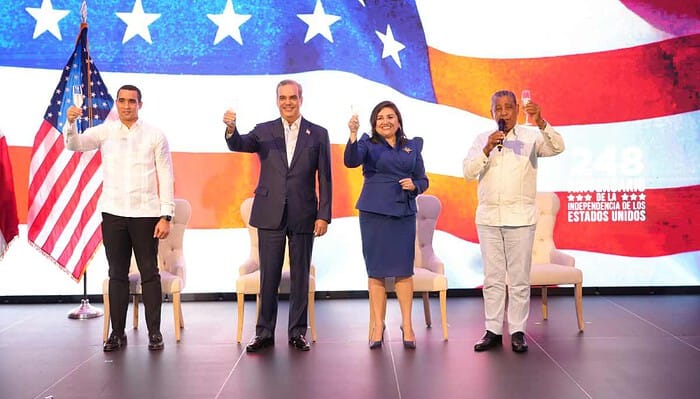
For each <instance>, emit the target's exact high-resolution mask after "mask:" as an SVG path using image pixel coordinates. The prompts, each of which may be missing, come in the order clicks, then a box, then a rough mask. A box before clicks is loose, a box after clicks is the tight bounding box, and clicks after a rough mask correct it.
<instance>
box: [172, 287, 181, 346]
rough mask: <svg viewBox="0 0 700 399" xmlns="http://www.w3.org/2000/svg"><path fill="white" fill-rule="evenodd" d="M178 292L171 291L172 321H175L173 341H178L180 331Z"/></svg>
mask: <svg viewBox="0 0 700 399" xmlns="http://www.w3.org/2000/svg"><path fill="white" fill-rule="evenodd" d="M181 314H182V311H180V293H179V292H173V321H174V322H175V324H174V326H175V341H176V342H180V337H181V331H180V315H181Z"/></svg>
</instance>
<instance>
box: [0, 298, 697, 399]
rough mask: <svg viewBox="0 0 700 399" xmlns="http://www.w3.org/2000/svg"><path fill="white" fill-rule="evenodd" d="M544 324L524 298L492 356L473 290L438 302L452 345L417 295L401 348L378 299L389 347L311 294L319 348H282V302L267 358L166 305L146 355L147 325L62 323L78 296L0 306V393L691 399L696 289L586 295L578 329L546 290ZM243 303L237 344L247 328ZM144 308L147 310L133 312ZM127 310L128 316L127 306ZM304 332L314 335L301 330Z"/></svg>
mask: <svg viewBox="0 0 700 399" xmlns="http://www.w3.org/2000/svg"><path fill="white" fill-rule="evenodd" d="M549 302H550V311H549V320H548V321H546V322H543V321H541V318H540V311H539V297H533V301H532V304H531V313H530V322H529V327H528V332H527V336H528V341H529V344H530V351H529V352H528V353H526V354H523V355H519V354H516V353H513V352H512V351H511V350H510V346H509V345H510V343H509V342H510V341H509V339H505V337H504V347H503V348H502V349H499V350H495V351H490V352H484V353H475V352H474V351H473V350H472V346H473V344H474V342H475V341H476V340H477V339H478V338H479V337H480V336H481V334H482V333H483V314H482V300H481V298H479V297H462V298H448V301H447V306H448V320H449V325H450V328H449V333H450V339H449V341H448V342H444V341H443V340H442V332H441V329H440V319H439V307H438V302H437V298H434V299H432V311H433V322H434V327H433V328H431V329H426V328H425V325H424V324H423V311H422V305H421V301H420V300H419V299H416V300H415V302H414V314H413V319H414V329H415V331H416V335H417V343H418V348H417V349H416V350H415V351H407V350H404V349H403V347H402V345H401V333H400V331H399V328H398V325H399V320H400V317H399V312H398V304H397V303H396V300H395V299H391V300H390V302H389V306H388V316H387V325H388V328H387V336H386V337H387V338H388V341H389V342H388V343H386V344H385V346H384V348H383V349H381V350H378V351H370V350H369V349H368V348H367V339H366V338H367V319H368V311H367V300H366V299H331V300H318V301H317V304H316V324H317V328H318V342H316V343H315V344H314V345H313V346H312V349H311V351H310V352H306V353H300V352H296V351H294V350H293V349H291V348H290V347H289V346H288V345H287V339H286V338H287V337H286V328H284V327H285V326H286V323H287V316H286V311H287V303H286V301H283V302H282V303H281V306H280V311H281V314H280V319H279V321H278V326H282V327H283V328H278V331H277V341H276V346H275V347H274V348H270V349H268V350H267V352H265V353H263V354H255V355H248V354H246V353H245V350H244V346H242V345H237V344H236V342H235V336H236V304H235V302H185V303H183V314H184V319H185V329H184V330H183V335H182V341H181V342H180V343H179V344H176V342H175V336H174V332H173V325H172V305H171V304H170V303H166V304H164V308H163V326H162V327H163V328H162V329H163V335H164V337H165V345H166V346H165V350H164V351H163V352H156V353H151V352H149V351H148V350H147V347H146V344H147V337H146V330H145V322H144V321H143V320H142V322H141V329H139V330H131V329H128V330H127V336H128V342H129V343H128V346H127V347H126V348H124V349H123V350H122V351H120V352H115V353H103V352H102V346H101V336H102V323H103V319H102V318H101V317H100V318H97V319H90V320H71V319H68V318H67V317H66V315H67V313H68V312H69V311H70V310H71V309H73V308H75V306H76V304H42V305H8V304H5V305H0V398H2V399H16V398H18V399H24V398H46V397H50V398H54V399H69V398H70V399H77V398H86V399H87V398H90V399H95V398H115V399H117V398H118V399H126V398H139V399H140V398H168V399H175V398H241V399H244V398H245V399H251V398H323V399H342V398H353V399H356V398H382V399H384V398H398V399H409V398H538V399H547V398H567V399H575V398H596V399H598V398H616V399H617V398H637V399H640V398H692V397H698V395H700V295H664V296H661V295H657V296H586V297H584V318H585V320H586V331H585V333H583V334H579V333H578V329H577V327H576V317H575V312H574V303H573V298H572V297H569V296H554V297H550V298H549ZM254 311H255V304H254V302H246V312H247V313H246V316H247V318H246V320H245V329H244V345H245V342H247V341H248V339H250V337H251V335H252V334H253V330H254V320H253V317H252V315H253V314H254ZM140 313H141V315H143V311H141V312H140ZM129 316H131V312H130V313H129ZM307 336H308V337H310V336H311V334H308V335H307Z"/></svg>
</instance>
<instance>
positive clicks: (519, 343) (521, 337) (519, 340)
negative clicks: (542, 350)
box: [510, 331, 527, 353]
mask: <svg viewBox="0 0 700 399" xmlns="http://www.w3.org/2000/svg"><path fill="white" fill-rule="evenodd" d="M510 346H511V347H512V348H513V352H518V353H523V352H527V342H526V341H525V333H524V332H522V331H517V332H514V333H513V335H511V336H510Z"/></svg>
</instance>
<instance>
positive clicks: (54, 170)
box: [27, 22, 114, 281]
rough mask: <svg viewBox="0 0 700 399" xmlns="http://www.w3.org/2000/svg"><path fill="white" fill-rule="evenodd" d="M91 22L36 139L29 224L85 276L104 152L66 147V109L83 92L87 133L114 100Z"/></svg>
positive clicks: (46, 249) (36, 238)
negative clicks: (97, 58) (93, 49)
mask: <svg viewBox="0 0 700 399" xmlns="http://www.w3.org/2000/svg"><path fill="white" fill-rule="evenodd" d="M87 34H88V27H87V24H86V23H84V22H83V23H82V24H81V26H80V34H79V35H78V39H77V42H76V45H75V50H74V51H73V54H72V55H71V56H70V59H69V60H68V62H67V63H66V66H65V67H64V68H63V73H62V75H61V79H60V80H59V82H58V86H56V89H54V91H53V93H52V96H51V103H50V104H49V106H48V108H46V114H45V115H44V120H43V121H42V123H41V126H40V127H39V131H38V132H37V133H36V136H35V138H34V145H33V146H32V156H31V161H30V165H29V195H28V212H27V229H28V238H29V241H30V243H32V245H34V246H35V247H36V248H37V249H38V250H40V251H41V252H42V253H44V255H46V256H47V257H48V258H50V259H51V260H52V261H53V262H54V263H55V264H56V265H58V266H59V267H60V268H62V269H63V270H64V271H66V272H67V273H69V274H70V275H71V277H72V278H73V279H74V280H76V281H80V279H81V278H82V276H83V273H84V272H85V269H86V267H87V265H88V262H89V261H90V259H91V258H92V256H93V255H94V253H95V251H96V249H97V247H98V245H99V244H100V241H101V240H102V233H101V231H100V223H101V217H100V215H99V214H98V213H97V201H98V199H99V197H100V193H101V192H102V173H101V171H100V164H101V157H100V154H99V152H97V151H90V152H83V153H76V152H72V151H68V150H66V149H65V147H64V142H63V134H62V131H63V128H64V125H65V124H66V111H67V109H68V108H69V107H71V106H72V105H73V104H74V100H73V88H75V87H80V88H81V89H82V93H83V96H84V101H83V115H84V116H83V118H81V119H80V121H79V123H78V125H79V126H78V130H79V132H82V131H83V130H84V129H86V128H87V127H89V126H93V125H97V124H100V123H102V122H103V121H104V120H105V118H106V117H107V115H108V114H109V112H110V110H111V109H112V105H113V104H114V100H113V99H112V97H111V96H110V95H109V93H108V92H107V87H106V86H105V85H104V83H103V82H102V77H101V76H100V73H99V71H98V70H97V67H96V66H95V65H94V63H93V62H92V59H91V58H90V52H89V48H88V36H87Z"/></svg>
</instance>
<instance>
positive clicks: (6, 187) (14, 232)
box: [0, 132, 19, 259]
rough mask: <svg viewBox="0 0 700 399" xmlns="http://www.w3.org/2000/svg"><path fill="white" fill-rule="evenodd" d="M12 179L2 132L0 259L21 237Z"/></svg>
mask: <svg viewBox="0 0 700 399" xmlns="http://www.w3.org/2000/svg"><path fill="white" fill-rule="evenodd" d="M13 181H14V180H13V178H12V165H11V164H10V154H9V152H8V150H7V140H5V135H4V134H3V133H2V132H0V259H2V257H3V256H4V255H5V252H6V251H7V248H8V246H9V245H10V242H12V240H14V239H15V238H17V236H18V235H19V230H18V224H19V220H18V218H17V200H16V199H15V187H14V182H13Z"/></svg>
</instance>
